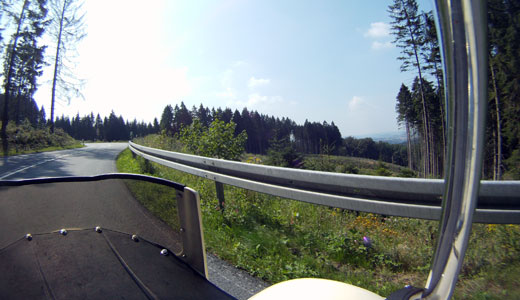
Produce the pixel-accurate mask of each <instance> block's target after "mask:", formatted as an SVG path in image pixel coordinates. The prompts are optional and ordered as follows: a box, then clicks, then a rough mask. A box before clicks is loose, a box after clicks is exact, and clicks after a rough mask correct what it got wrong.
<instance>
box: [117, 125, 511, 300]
mask: <svg viewBox="0 0 520 300" xmlns="http://www.w3.org/2000/svg"><path fill="white" fill-rule="evenodd" d="M224 125H225V124H223V123H221V122H217V123H215V124H212V126H210V128H213V130H210V129H208V128H202V131H201V132H203V133H202V134H190V133H189V130H191V129H192V128H193V126H192V127H186V128H183V129H181V131H180V134H178V135H177V137H178V138H175V137H169V136H167V135H151V136H148V137H146V138H141V139H138V140H136V142H137V143H138V144H142V145H145V146H150V147H155V148H162V149H165V150H175V151H184V152H191V151H190V149H193V148H190V147H191V146H190V143H191V144H192V145H193V144H196V143H200V142H202V141H201V140H200V139H198V138H197V137H203V136H205V137H206V138H205V139H204V138H203V139H204V140H205V143H209V145H206V146H205V148H204V147H201V148H198V149H214V148H215V147H216V145H214V146H211V143H213V144H216V143H220V144H222V143H221V141H222V140H221V139H212V138H207V137H210V136H211V135H212V134H216V135H218V136H222V135H225V132H226V131H230V130H234V126H233V125H229V126H227V127H226V126H224ZM196 126H198V125H196ZM197 130H199V129H197ZM228 145H233V143H228ZM234 145H235V147H240V145H239V143H238V144H234ZM237 150H240V149H237ZM242 150H243V149H242ZM279 150H280V149H279ZM238 152H240V151H238ZM286 152H287V153H289V154H291V153H292V150H291V149H290V147H289V148H288V147H281V150H280V151H278V152H277V153H274V152H273V151H271V152H270V154H269V155H263V156H259V155H247V154H243V155H242V156H240V157H235V159H240V160H242V161H246V162H249V163H268V162H272V161H276V160H278V161H280V157H281V158H283V157H286V158H288V160H287V161H286V163H292V162H294V161H297V162H298V161H300V160H301V162H299V163H298V164H299V166H300V167H303V166H306V167H307V168H311V169H314V170H320V167H323V166H325V167H326V168H328V166H335V168H338V167H339V168H344V171H345V172H348V173H355V174H363V173H364V174H373V175H375V174H378V175H385V176H400V175H402V174H401V173H403V172H405V173H406V172H410V171H409V170H407V169H405V168H403V167H400V166H395V165H391V164H387V163H382V162H378V161H370V160H362V159H359V158H348V157H341V158H339V157H336V156H333V155H312V156H304V155H301V154H298V153H293V154H296V155H286V154H287V153H286ZM233 153H236V151H234V152H233ZM198 154H199V155H206V154H207V153H198ZM213 156H214V155H213ZM340 166H344V167H340ZM118 169H119V171H121V172H136V173H145V174H150V175H154V176H158V177H162V178H167V179H170V180H173V181H176V182H180V183H182V184H185V185H187V186H189V187H192V188H194V189H195V190H197V191H198V192H199V193H200V195H201V209H202V214H203V224H204V236H205V239H206V245H207V248H208V251H210V252H212V253H214V254H215V255H217V256H218V257H220V258H222V259H224V260H227V261H229V262H230V263H232V264H233V265H235V266H237V267H238V268H242V269H244V270H247V271H248V272H249V273H251V274H253V275H255V276H258V277H260V278H262V279H264V280H266V281H268V282H271V283H276V282H280V281H283V280H287V279H291V278H301V277H318V278H329V279H334V280H339V281H343V282H347V283H350V284H354V285H356V286H360V287H363V288H366V289H369V290H371V291H374V292H376V293H378V294H380V295H383V296H387V295H389V294H390V293H391V292H393V291H395V290H397V289H399V288H402V287H403V286H404V285H406V284H410V285H414V286H418V287H421V286H424V285H425V283H426V279H427V276H428V272H429V269H430V263H431V258H432V255H433V253H434V250H435V245H436V240H435V238H436V235H437V227H438V222H437V221H426V220H416V219H409V218H399V217H391V216H381V215H375V214H368V213H358V212H353V211H348V210H343V209H337V208H331V207H325V206H318V205H312V204H308V203H302V202H298V201H294V200H289V199H282V198H279V197H273V196H269V195H265V194H261V193H257V192H252V191H248V190H244V189H240V188H236V187H232V186H225V188H224V194H225V199H226V201H225V203H224V206H223V208H221V206H220V205H219V202H218V199H217V196H216V189H215V183H214V182H213V181H210V180H207V179H203V178H199V177H196V176H193V175H189V174H186V173H182V172H179V171H176V170H173V169H170V168H166V167H163V166H160V165H158V164H155V163H150V162H147V161H145V160H144V159H142V158H140V157H133V156H132V154H131V152H130V151H129V150H125V151H124V152H122V153H121V155H120V156H119V158H118ZM324 171H329V170H327V169H326V170H324ZM335 171H337V170H335ZM340 171H341V170H340ZM146 205H147V207H148V209H150V210H151V211H152V212H153V213H154V214H156V215H157V216H159V217H161V218H163V219H165V221H166V222H169V221H168V218H171V217H170V216H168V215H167V214H166V215H165V214H164V209H163V208H162V207H164V203H162V204H159V203H157V204H155V203H154V202H151V201H148V203H147V204H146ZM519 267H520V227H519V226H517V225H493V224H491V225H485V224H475V225H474V226H473V231H472V236H471V239H470V244H469V248H468V251H467V254H466V258H465V264H464V267H463V269H462V271H461V274H460V277H459V282H458V286H457V290H456V294H455V298H456V299H504V298H518V297H520V288H519V287H518V286H517V285H516V278H518V275H520V271H519V270H520V268H519Z"/></svg>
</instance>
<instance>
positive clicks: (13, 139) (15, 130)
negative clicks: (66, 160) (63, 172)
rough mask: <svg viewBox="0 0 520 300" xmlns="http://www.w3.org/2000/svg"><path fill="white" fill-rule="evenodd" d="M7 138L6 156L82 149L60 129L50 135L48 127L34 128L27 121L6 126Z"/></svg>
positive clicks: (79, 144)
mask: <svg viewBox="0 0 520 300" xmlns="http://www.w3.org/2000/svg"><path fill="white" fill-rule="evenodd" d="M7 136H8V143H9V150H8V153H7V155H17V154H26V153H34V152H45V151H55V150H63V149H72V148H81V147H84V145H83V143H81V142H79V141H76V140H75V139H73V138H72V137H70V136H69V135H68V134H66V133H65V132H64V131H63V130H61V129H56V130H55V132H54V133H51V132H50V129H49V128H48V127H42V128H35V127H33V126H32V125H31V124H30V123H29V122H28V121H24V122H22V123H21V124H20V125H18V126H17V125H15V124H13V123H10V124H9V125H8V126H7ZM4 155H5V154H4Z"/></svg>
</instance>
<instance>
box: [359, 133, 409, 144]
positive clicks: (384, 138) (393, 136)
mask: <svg viewBox="0 0 520 300" xmlns="http://www.w3.org/2000/svg"><path fill="white" fill-rule="evenodd" d="M354 137H355V138H357V139H360V138H368V137H369V138H372V139H373V140H374V141H376V142H379V141H381V142H387V143H389V144H402V143H405V142H406V132H404V131H394V132H384V133H375V134H365V135H357V136H354Z"/></svg>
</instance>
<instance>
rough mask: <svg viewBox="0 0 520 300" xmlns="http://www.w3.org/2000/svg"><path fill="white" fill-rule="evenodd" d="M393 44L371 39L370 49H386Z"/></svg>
mask: <svg viewBox="0 0 520 300" xmlns="http://www.w3.org/2000/svg"><path fill="white" fill-rule="evenodd" d="M393 46H394V45H393V44H392V42H389V41H386V42H379V41H373V42H372V49H374V50H380V49H388V48H392V47H393Z"/></svg>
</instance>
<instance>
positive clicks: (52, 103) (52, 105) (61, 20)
mask: <svg viewBox="0 0 520 300" xmlns="http://www.w3.org/2000/svg"><path fill="white" fill-rule="evenodd" d="M66 5H67V0H64V1H63V7H62V10H61V18H60V30H59V32H58V45H57V46H56V57H55V61H54V76H53V78H52V95H51V132H52V133H54V102H55V99H56V81H57V78H58V66H59V62H60V48H61V34H62V31H63V19H64V18H65V7H66Z"/></svg>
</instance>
